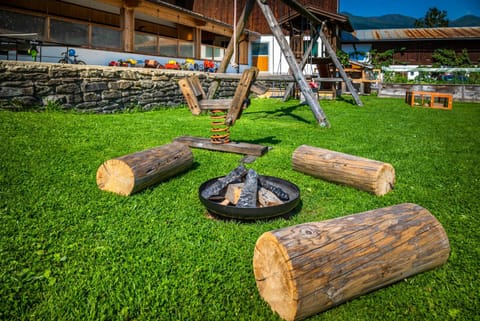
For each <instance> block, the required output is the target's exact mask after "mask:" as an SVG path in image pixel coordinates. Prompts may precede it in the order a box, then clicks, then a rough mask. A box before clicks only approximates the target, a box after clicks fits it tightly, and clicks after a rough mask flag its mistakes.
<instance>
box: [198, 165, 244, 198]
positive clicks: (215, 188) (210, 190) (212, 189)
mask: <svg viewBox="0 0 480 321" xmlns="http://www.w3.org/2000/svg"><path fill="white" fill-rule="evenodd" d="M246 173H247V169H246V168H245V166H243V165H240V166H238V167H237V168H235V169H234V170H233V171H231V172H230V173H228V175H227V176H225V177H222V178H219V179H217V180H216V181H215V182H214V183H213V184H212V185H210V186H208V187H207V188H205V190H204V191H202V197H204V198H209V197H210V196H213V195H219V194H220V192H221V191H222V190H223V189H224V188H225V187H226V186H227V185H228V184H231V183H233V182H235V181H240V179H241V178H242V177H243V176H245V174H246Z"/></svg>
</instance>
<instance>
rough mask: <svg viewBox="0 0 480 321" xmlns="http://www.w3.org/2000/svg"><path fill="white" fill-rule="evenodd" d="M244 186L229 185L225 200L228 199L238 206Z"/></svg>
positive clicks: (241, 184) (239, 184)
mask: <svg viewBox="0 0 480 321" xmlns="http://www.w3.org/2000/svg"><path fill="white" fill-rule="evenodd" d="M244 185H245V184H244V183H238V184H230V185H228V187H227V192H226V193H225V198H226V199H228V200H229V201H230V203H232V204H234V205H237V203H238V199H239V198H240V193H241V192H242V188H243V186H244Z"/></svg>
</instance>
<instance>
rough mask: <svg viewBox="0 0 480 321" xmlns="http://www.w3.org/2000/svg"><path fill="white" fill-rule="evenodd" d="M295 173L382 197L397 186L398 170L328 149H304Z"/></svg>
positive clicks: (295, 162)
mask: <svg viewBox="0 0 480 321" xmlns="http://www.w3.org/2000/svg"><path fill="white" fill-rule="evenodd" d="M292 167H293V169H294V170H296V171H299V172H302V173H304V174H308V175H311V176H314V177H318V178H322V179H325V180H327V181H330V182H334V183H339V184H343V185H348V186H352V187H355V188H358V189H360V190H363V191H366V192H370V193H373V194H375V195H378V196H381V195H385V194H387V193H388V192H390V191H391V190H392V189H393V187H394V184H395V169H394V168H393V166H392V165H391V164H389V163H383V162H380V161H376V160H371V159H367V158H363V157H359V156H354V155H348V154H344V153H340V152H336V151H332V150H328V149H323V148H319V147H313V146H308V145H301V146H300V147H298V148H297V149H296V150H295V151H294V152H293V155H292Z"/></svg>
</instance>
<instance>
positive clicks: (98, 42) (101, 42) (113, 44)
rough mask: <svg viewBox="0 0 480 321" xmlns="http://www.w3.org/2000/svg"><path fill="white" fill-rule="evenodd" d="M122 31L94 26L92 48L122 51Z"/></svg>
mask: <svg viewBox="0 0 480 321" xmlns="http://www.w3.org/2000/svg"><path fill="white" fill-rule="evenodd" d="M121 39H122V33H121V32H120V30H115V29H110V28H103V27H98V26H92V46H93V47H99V48H113V49H120V47H121V43H122V40H121Z"/></svg>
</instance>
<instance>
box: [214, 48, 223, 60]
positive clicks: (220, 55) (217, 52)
mask: <svg viewBox="0 0 480 321" xmlns="http://www.w3.org/2000/svg"><path fill="white" fill-rule="evenodd" d="M213 52H214V54H215V55H214V56H213V59H214V60H222V59H223V53H224V52H225V49H223V48H218V47H216V48H214V50H213Z"/></svg>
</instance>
